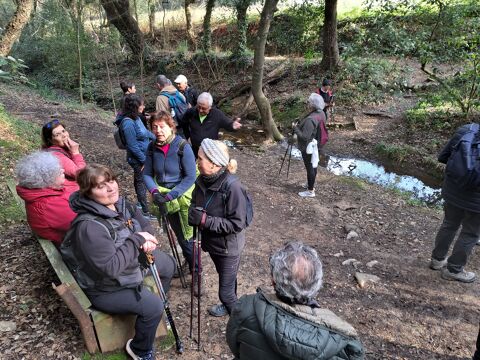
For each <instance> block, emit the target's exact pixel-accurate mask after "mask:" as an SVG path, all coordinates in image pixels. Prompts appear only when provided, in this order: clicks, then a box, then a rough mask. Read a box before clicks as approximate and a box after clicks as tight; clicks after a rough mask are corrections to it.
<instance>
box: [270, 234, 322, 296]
mask: <svg viewBox="0 0 480 360" xmlns="http://www.w3.org/2000/svg"><path fill="white" fill-rule="evenodd" d="M270 270H271V273H272V278H273V281H274V283H275V284H274V287H275V292H276V293H277V295H280V296H281V297H284V298H286V299H288V300H289V301H291V302H292V303H296V304H308V303H309V302H310V300H313V299H314V298H315V296H316V295H317V293H318V291H319V290H320V288H321V287H322V280H323V270H322V263H321V262H320V259H319V258H318V254H317V252H316V250H315V249H314V248H312V247H311V246H308V245H304V244H303V243H301V242H298V241H292V242H289V243H287V244H286V245H285V246H284V247H283V248H281V249H280V250H277V251H276V252H274V253H273V254H272V256H271V257H270Z"/></svg>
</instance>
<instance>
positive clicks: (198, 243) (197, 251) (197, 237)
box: [190, 227, 202, 351]
mask: <svg viewBox="0 0 480 360" xmlns="http://www.w3.org/2000/svg"><path fill="white" fill-rule="evenodd" d="M201 247H202V239H201V233H200V231H199V230H198V228H197V227H194V228H193V261H194V264H195V265H194V266H196V267H197V271H193V272H192V286H191V293H190V338H193V301H194V299H193V297H194V295H193V293H194V288H193V287H194V282H195V281H194V278H195V276H197V294H198V296H197V350H198V351H200V344H201V337H200V336H201V334H200V329H201V323H200V322H201V319H200V313H201V296H202V253H201V251H202V250H201ZM195 274H196V275H195Z"/></svg>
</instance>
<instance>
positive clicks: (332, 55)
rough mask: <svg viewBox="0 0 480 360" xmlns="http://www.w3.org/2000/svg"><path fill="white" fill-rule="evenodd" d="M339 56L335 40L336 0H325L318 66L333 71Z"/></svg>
mask: <svg viewBox="0 0 480 360" xmlns="http://www.w3.org/2000/svg"><path fill="white" fill-rule="evenodd" d="M339 61H340V56H339V53H338V41H337V0H325V23H324V25H323V58H322V63H321V64H320V67H321V68H322V69H323V70H329V71H334V70H335V68H336V67H337V66H338V63H339Z"/></svg>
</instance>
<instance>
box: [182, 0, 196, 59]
mask: <svg viewBox="0 0 480 360" xmlns="http://www.w3.org/2000/svg"><path fill="white" fill-rule="evenodd" d="M194 2H195V0H185V23H186V31H187V39H188V42H190V43H191V45H192V47H193V49H194V50H196V48H197V41H196V40H195V33H194V32H193V27H192V12H191V11H190V5H192V4H193V3H194Z"/></svg>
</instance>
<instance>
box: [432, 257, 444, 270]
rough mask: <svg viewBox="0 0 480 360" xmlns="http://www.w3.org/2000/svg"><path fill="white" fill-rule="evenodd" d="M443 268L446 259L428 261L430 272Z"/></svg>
mask: <svg viewBox="0 0 480 360" xmlns="http://www.w3.org/2000/svg"><path fill="white" fill-rule="evenodd" d="M445 266H447V259H443V260H437V259H434V258H432V259H431V260H430V269H432V270H441V269H442V268H444V267H445Z"/></svg>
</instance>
